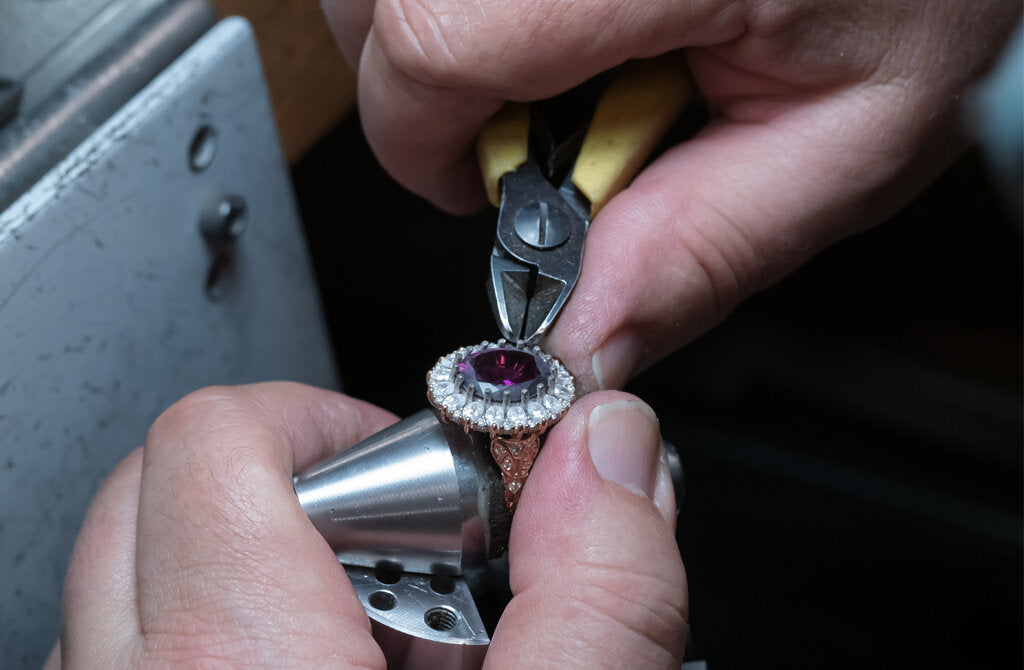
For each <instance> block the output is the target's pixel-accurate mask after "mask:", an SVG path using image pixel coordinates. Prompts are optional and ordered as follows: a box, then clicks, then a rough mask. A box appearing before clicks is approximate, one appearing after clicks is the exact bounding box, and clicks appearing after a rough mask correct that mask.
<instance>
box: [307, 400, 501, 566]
mask: <svg viewBox="0 0 1024 670" xmlns="http://www.w3.org/2000/svg"><path fill="white" fill-rule="evenodd" d="M294 486H295V493H296V495H297V496H298V498H299V503H300V504H301V505H302V508H303V509H304V510H305V511H306V514H307V515H308V516H309V518H310V520H311V521H312V522H313V525H314V526H315V527H316V529H317V530H318V531H319V532H320V533H321V534H322V535H323V536H324V538H325V539H326V540H327V542H328V543H329V544H330V545H331V547H332V548H333V549H334V550H335V552H336V553H337V555H338V560H339V561H341V562H342V563H345V564H346V565H354V566H365V567H381V566H382V565H383V566H385V567H387V568H389V569H393V570H401V571H405V572H422V573H433V574H445V573H447V574H464V573H465V572H466V571H467V570H472V569H474V568H478V567H480V566H482V565H483V564H484V563H485V562H486V560H487V558H488V557H489V556H492V555H498V554H500V553H501V551H503V550H504V545H505V543H506V542H507V538H508V525H509V521H510V519H509V518H508V517H507V513H506V511H505V510H504V507H505V505H504V487H503V484H502V480H501V476H500V474H499V472H498V469H497V466H496V465H495V464H494V463H493V461H492V459H491V457H490V455H489V454H488V452H487V438H486V436H482V435H479V434H477V433H471V434H467V433H465V432H464V431H463V430H462V429H461V428H458V427H456V426H453V425H450V424H446V423H443V422H442V421H441V420H440V418H439V417H438V415H437V414H436V413H435V412H433V411H431V410H423V411H421V412H418V413H416V414H414V415H412V416H410V417H408V418H406V419H403V420H402V421H399V422H398V423H396V424H395V425H393V426H391V427H389V428H386V429H385V430H383V431H381V432H379V433H376V434H375V435H372V436H370V437H369V438H367V439H366V440H363V441H362V442H360V443H358V444H356V445H355V446H353V447H351V448H349V449H347V450H345V451H343V452H342V453H340V454H337V455H336V456H333V457H332V458H330V459H328V460H326V461H323V462H321V463H319V464H317V465H315V466H313V468H311V469H310V470H308V471H306V472H304V473H302V474H300V475H299V476H297V477H295V479H294ZM495 501H497V504H495Z"/></svg>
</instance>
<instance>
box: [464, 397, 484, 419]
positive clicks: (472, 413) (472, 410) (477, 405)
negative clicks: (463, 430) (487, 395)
mask: <svg viewBox="0 0 1024 670" xmlns="http://www.w3.org/2000/svg"><path fill="white" fill-rule="evenodd" d="M483 415H484V401H483V400H474V401H473V402H471V403H469V404H468V405H466V407H465V408H463V410H462V416H464V417H465V418H467V419H469V420H470V421H477V420H479V419H480V417H482V416H483Z"/></svg>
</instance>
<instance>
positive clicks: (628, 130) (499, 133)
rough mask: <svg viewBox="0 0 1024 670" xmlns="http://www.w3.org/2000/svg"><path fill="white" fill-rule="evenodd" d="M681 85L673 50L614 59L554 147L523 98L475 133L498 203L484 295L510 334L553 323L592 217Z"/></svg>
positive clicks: (680, 96) (666, 118) (669, 119)
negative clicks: (610, 73) (601, 86)
mask: <svg viewBox="0 0 1024 670" xmlns="http://www.w3.org/2000/svg"><path fill="white" fill-rule="evenodd" d="M690 91H691V87H690V84H689V78H688V76H687V73H686V67H685V64H684V63H683V59H682V56H681V54H678V53H675V54H666V55H664V56H659V57H657V58H653V59H647V60H643V61H631V62H630V63H627V64H625V65H623V66H622V67H621V68H620V69H619V70H618V72H617V73H616V74H615V77H614V79H613V80H612V81H611V83H610V84H609V85H608V87H607V88H606V89H605V90H604V92H603V93H602V94H601V96H600V99H599V100H598V101H597V106H596V108H595V109H594V113H593V116H592V117H591V119H590V122H589V124H587V125H586V127H584V128H581V129H580V132H578V133H576V134H575V135H573V136H572V137H570V139H568V140H566V141H565V142H562V143H561V144H559V145H557V146H556V145H555V144H554V143H553V142H552V141H551V139H552V138H551V135H550V134H549V133H547V132H546V128H545V127H544V123H543V122H542V121H541V120H540V119H539V118H534V119H531V118H530V112H529V108H528V106H527V105H526V104H525V103H509V104H507V105H506V106H505V107H504V108H503V109H502V110H501V111H500V112H499V113H498V114H497V115H495V116H494V118H492V119H491V121H490V123H489V124H488V125H487V126H486V127H485V128H484V129H483V130H482V131H481V133H480V135H479V136H478V137H477V143H476V149H477V157H478V159H479V161H480V168H481V172H482V174H483V178H484V183H485V185H486V186H487V193H488V197H489V198H490V200H491V202H492V203H493V204H495V205H498V207H499V212H498V230H497V235H496V237H495V242H494V250H493V252H492V254H491V271H490V276H489V278H488V289H489V291H488V293H489V297H490V300H491V307H492V308H493V309H494V316H495V319H496V321H497V323H498V328H499V329H500V330H501V331H502V333H503V334H504V336H505V337H507V338H508V339H509V340H511V341H513V342H516V341H519V340H522V341H524V342H525V343H527V344H532V343H534V342H536V341H537V340H539V339H540V338H541V337H542V336H543V335H544V334H545V333H546V332H547V331H548V330H549V329H550V328H551V326H552V324H554V322H555V319H556V318H557V317H558V314H559V312H561V310H562V308H563V307H564V306H565V303H566V301H567V300H568V299H569V294H570V293H572V290H573V288H574V287H575V286H576V280H577V279H578V278H579V275H580V267H581V265H582V261H583V239H584V237H585V236H586V234H587V229H588V227H589V226H590V220H591V218H592V217H593V216H594V214H596V213H597V212H598V211H599V210H600V209H601V207H603V206H604V204H605V203H607V202H608V200H609V199H610V198H612V197H613V196H614V195H615V194H616V193H618V192H619V191H620V190H621V189H622V188H624V187H625V186H626V185H627V184H628V183H629V181H630V180H631V179H632V178H633V176H634V175H635V174H636V173H637V171H638V170H639V169H640V167H641V165H642V164H643V161H644V160H645V158H646V157H647V155H649V153H650V152H651V151H652V150H653V149H654V147H655V145H656V144H657V142H658V141H659V139H660V138H661V137H662V136H663V135H664V133H665V132H666V131H667V130H668V128H669V127H670V126H671V125H672V123H673V122H674V121H675V119H676V118H677V117H678V116H679V114H680V113H681V111H682V109H683V107H685V105H686V102H687V100H688V99H689V96H690ZM531 135H533V136H534V137H535V138H537V137H541V138H543V139H542V141H536V139H535V141H533V142H531V141H530V136H531ZM538 149H540V153H542V154H544V153H546V154H547V155H545V156H543V159H544V162H543V163H542V162H541V161H540V160H539V159H538V158H539V157H538V155H537V151H536V150H538ZM570 157H571V158H574V161H570V160H568V159H569V158H570ZM570 162H572V166H571V168H568V163H570ZM567 168H568V169H567ZM556 175H557V176H556Z"/></svg>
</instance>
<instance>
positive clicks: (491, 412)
mask: <svg viewBox="0 0 1024 670" xmlns="http://www.w3.org/2000/svg"><path fill="white" fill-rule="evenodd" d="M504 419H505V410H503V409H502V408H501V405H491V406H490V407H488V408H487V410H486V411H485V412H484V421H486V422H487V423H491V424H499V423H501V422H502V421H503V420H504Z"/></svg>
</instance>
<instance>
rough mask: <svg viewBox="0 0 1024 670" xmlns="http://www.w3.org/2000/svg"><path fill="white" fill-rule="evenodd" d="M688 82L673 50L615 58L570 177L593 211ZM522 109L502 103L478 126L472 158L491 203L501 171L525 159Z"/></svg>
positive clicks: (656, 132)
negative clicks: (616, 67) (614, 70)
mask: <svg viewBox="0 0 1024 670" xmlns="http://www.w3.org/2000/svg"><path fill="white" fill-rule="evenodd" d="M692 91H693V87H692V85H691V83H690V79H689V75H688V74H687V71H686V65H685V63H684V62H683V57H682V55H681V54H679V53H672V54H666V55H663V56H658V57H656V58H648V59H644V60H635V61H630V62H628V63H626V64H625V65H623V66H622V67H621V69H620V71H619V72H618V74H617V76H616V77H615V78H614V80H613V81H612V83H611V84H610V85H609V87H608V89H607V90H606V91H605V92H604V94H603V95H602V96H601V99H600V101H599V102H598V104H597V107H596V108H595V110H594V116H593V119H592V120H591V122H590V126H589V127H588V129H587V133H586V135H585V137H584V139H583V145H582V147H581V148H580V152H579V155H578V156H577V158H576V163H575V165H574V167H573V172H572V182H573V184H574V185H575V186H576V188H578V189H579V190H580V192H581V193H582V194H583V195H584V196H586V198H587V199H588V200H589V201H590V215H591V217H593V216H594V215H596V214H597V212H598V211H600V210H601V208H602V207H604V205H605V204H606V203H607V202H608V201H609V200H611V199H612V197H613V196H614V195H615V194H616V193H618V192H619V191H621V190H622V189H624V188H625V187H626V186H627V185H628V184H629V182H630V181H631V180H632V179H633V177H635V176H636V173H637V172H639V170H640V168H641V167H642V166H643V164H644V161H645V160H647V157H648V156H649V155H650V153H651V151H653V150H654V147H655V146H656V145H657V144H658V141H659V140H661V138H662V137H663V136H664V135H665V133H666V132H667V131H668V129H669V128H670V127H671V125H672V124H673V123H674V122H675V120H676V119H677V118H678V117H679V115H680V114H681V113H682V111H683V109H684V108H685V107H686V105H687V103H688V102H689V101H690V97H691V94H692ZM529 135H530V114H529V108H528V106H527V104H526V103H508V104H506V105H505V107H503V108H502V109H501V111H499V112H498V113H497V114H496V115H495V116H494V117H493V118H492V119H491V120H490V121H489V122H488V124H487V125H486V126H485V127H484V129H483V130H482V131H481V132H480V134H479V135H478V137H477V141H476V152H477V159H478V160H479V162H480V171H481V173H482V175H483V178H484V184H485V185H486V188H487V197H488V199H489V200H490V201H491V204H493V205H495V206H498V204H499V202H500V199H501V193H500V190H499V184H500V181H501V178H502V176H504V175H505V174H507V173H509V172H512V171H513V170H515V169H516V168H518V167H519V166H520V165H522V164H523V163H525V162H526V160H527V157H528V155H529Z"/></svg>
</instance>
